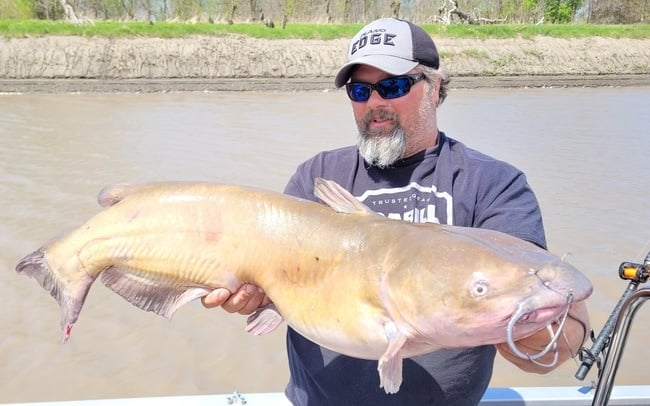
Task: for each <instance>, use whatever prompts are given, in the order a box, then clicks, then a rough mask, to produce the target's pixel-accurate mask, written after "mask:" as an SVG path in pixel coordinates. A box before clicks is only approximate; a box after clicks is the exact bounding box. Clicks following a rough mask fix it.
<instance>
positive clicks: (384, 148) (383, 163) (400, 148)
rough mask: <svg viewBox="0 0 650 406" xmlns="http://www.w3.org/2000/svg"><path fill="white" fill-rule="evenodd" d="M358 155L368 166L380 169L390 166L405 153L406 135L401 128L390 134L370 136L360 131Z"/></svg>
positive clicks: (396, 128)
mask: <svg viewBox="0 0 650 406" xmlns="http://www.w3.org/2000/svg"><path fill="white" fill-rule="evenodd" d="M357 145H358V147H359V153H360V154H361V156H362V157H363V159H365V160H366V162H368V163H369V164H370V165H374V166H376V167H378V168H380V169H384V168H388V167H390V166H392V165H393V164H394V163H395V162H397V160H398V159H400V158H401V157H402V155H403V154H404V151H406V135H405V134H404V130H403V129H402V127H399V126H398V127H395V129H394V130H393V131H391V132H390V134H371V133H369V132H368V131H362V132H360V133H359V135H358V136H357Z"/></svg>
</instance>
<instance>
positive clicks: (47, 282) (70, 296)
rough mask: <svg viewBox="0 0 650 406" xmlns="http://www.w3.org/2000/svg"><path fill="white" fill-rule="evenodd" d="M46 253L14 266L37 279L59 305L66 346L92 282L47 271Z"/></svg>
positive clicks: (80, 275) (42, 251)
mask: <svg viewBox="0 0 650 406" xmlns="http://www.w3.org/2000/svg"><path fill="white" fill-rule="evenodd" d="M45 253H46V249H45V248H44V247H42V248H40V249H38V250H37V251H34V252H33V253H31V254H29V255H27V256H25V257H24V258H23V259H21V260H20V262H18V265H16V272H18V273H22V274H25V275H27V276H30V277H32V278H34V279H36V281H37V282H38V283H39V285H41V286H42V287H43V289H45V290H47V291H48V292H50V295H52V297H53V298H54V299H56V301H57V302H58V303H59V306H60V307H61V329H63V342H66V341H67V340H68V338H69V337H70V330H71V329H72V325H73V324H74V323H75V322H76V321H77V318H78V317H79V312H81V308H82V307H83V305H84V302H85V301H86V296H87V295H88V291H89V290H90V286H91V285H92V284H93V282H94V281H95V279H94V278H93V277H91V276H90V275H88V274H86V273H78V274H75V275H74V278H65V277H63V276H62V275H61V274H60V270H58V269H54V268H52V267H50V265H49V264H48V262H47V260H46V259H45Z"/></svg>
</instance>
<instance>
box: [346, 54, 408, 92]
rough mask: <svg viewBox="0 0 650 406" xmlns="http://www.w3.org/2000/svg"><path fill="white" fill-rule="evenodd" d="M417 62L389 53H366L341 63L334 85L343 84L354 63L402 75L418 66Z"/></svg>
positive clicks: (347, 78) (348, 76) (349, 74)
mask: <svg viewBox="0 0 650 406" xmlns="http://www.w3.org/2000/svg"><path fill="white" fill-rule="evenodd" d="M418 64H419V62H416V61H411V60H409V59H404V58H398V57H395V56H390V55H366V56H362V57H360V58H356V59H354V60H353V61H349V62H348V63H346V64H345V65H343V66H342V67H341V69H339V72H338V73H337V74H336V78H335V79H334V85H335V86H336V87H341V86H343V85H345V84H346V83H347V81H348V80H349V79H350V76H352V71H353V70H354V67H355V66H356V65H368V66H372V67H374V68H377V69H379V70H383V71H384V72H387V73H390V74H391V75H403V74H405V73H408V72H409V71H410V70H411V69H413V68H415V67H416V66H418Z"/></svg>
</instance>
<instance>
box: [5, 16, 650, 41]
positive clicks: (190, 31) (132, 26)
mask: <svg viewBox="0 0 650 406" xmlns="http://www.w3.org/2000/svg"><path fill="white" fill-rule="evenodd" d="M362 26H363V24H302V23H289V24H288V25H287V27H286V29H282V28H281V27H278V26H276V27H275V28H268V27H266V26H265V25H263V24H261V23H257V24H251V23H235V24H233V25H228V24H225V23H216V24H209V23H195V24H194V23H180V22H174V23H167V22H158V23H156V24H153V25H150V24H148V23H146V22H118V21H97V22H95V23H87V24H79V25H75V24H70V23H65V22H60V21H43V20H0V37H5V38H11V37H27V36H44V35H76V36H86V37H93V36H101V37H160V38H177V37H185V36H190V35H224V34H227V33H235V34H243V35H247V36H251V37H256V38H269V39H273V38H297V39H334V38H351V37H352V36H354V34H355V33H356V32H357V31H358V30H359V29H360V28H361V27H362ZM423 27H424V29H425V30H427V32H429V33H430V34H431V35H432V36H433V37H434V38H436V37H452V38H482V39H487V38H513V37H522V38H533V37H535V36H538V35H542V36H551V37H560V38H579V37H593V36H601V37H610V38H646V39H647V38H650V24H630V25H592V24H566V25H561V24H543V25H526V24H521V25H518V24H492V25H478V26H476V25H464V24H453V25H439V24H429V25H424V26H423Z"/></svg>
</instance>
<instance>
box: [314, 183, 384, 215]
mask: <svg viewBox="0 0 650 406" xmlns="http://www.w3.org/2000/svg"><path fill="white" fill-rule="evenodd" d="M314 195H315V196H316V197H317V198H319V199H321V200H322V201H323V202H325V204H327V205H328V206H329V207H331V208H332V210H334V211H337V212H339V213H356V214H374V215H377V213H375V212H373V211H372V210H370V208H369V207H368V206H366V205H365V204H363V203H361V202H360V201H358V200H357V199H356V198H355V197H354V196H352V194H351V193H350V192H348V191H347V190H345V189H343V188H342V187H341V185H339V184H338V183H336V182H334V181H333V180H327V179H323V178H316V179H314Z"/></svg>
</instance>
